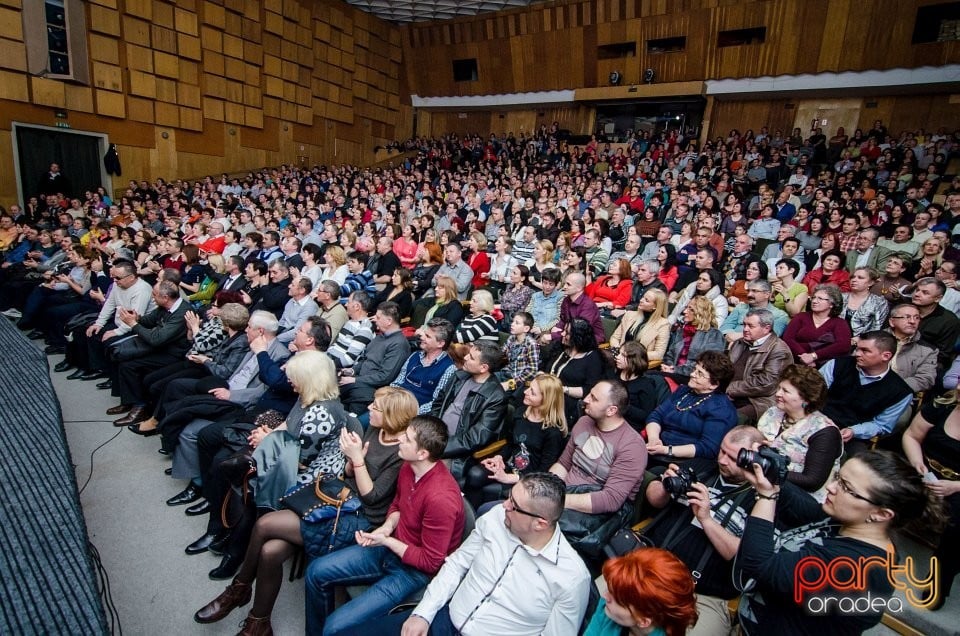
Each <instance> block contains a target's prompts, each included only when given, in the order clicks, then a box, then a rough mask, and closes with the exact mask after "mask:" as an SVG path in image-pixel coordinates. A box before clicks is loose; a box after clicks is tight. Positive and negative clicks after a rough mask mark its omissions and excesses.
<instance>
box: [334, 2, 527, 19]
mask: <svg viewBox="0 0 960 636" xmlns="http://www.w3.org/2000/svg"><path fill="white" fill-rule="evenodd" d="M541 1H543V0H347V2H349V3H350V4H352V5H353V6H355V7H357V8H358V9H361V10H363V11H366V12H368V13H372V14H373V15H375V16H377V17H378V18H382V19H384V20H388V21H390V22H424V21H427V20H448V19H450V18H456V17H459V16H465V15H477V14H478V13H490V12H493V11H500V10H501V9H506V8H508V7H526V6H528V5H530V4H534V3H536V2H541Z"/></svg>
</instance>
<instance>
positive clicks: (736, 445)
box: [643, 426, 763, 636]
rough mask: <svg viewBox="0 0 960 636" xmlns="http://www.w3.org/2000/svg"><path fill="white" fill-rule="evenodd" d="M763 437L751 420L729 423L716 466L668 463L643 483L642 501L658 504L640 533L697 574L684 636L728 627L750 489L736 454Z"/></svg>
mask: <svg viewBox="0 0 960 636" xmlns="http://www.w3.org/2000/svg"><path fill="white" fill-rule="evenodd" d="M762 440H763V435H762V434H761V433H760V431H758V430H757V429H756V428H754V427H752V426H737V427H734V428H733V429H731V430H730V431H729V432H728V433H727V434H726V435H725V436H724V437H723V440H722V442H721V444H720V454H719V457H718V459H717V464H716V466H717V468H716V472H714V473H713V474H711V475H697V474H696V473H695V472H693V471H692V470H691V469H690V467H689V466H687V467H684V468H681V467H680V466H678V465H677V464H670V466H669V468H668V469H667V470H666V472H664V474H663V476H662V478H661V480H659V481H653V482H651V483H650V485H649V486H647V491H646V498H647V501H648V502H649V503H650V504H651V505H652V506H654V507H656V508H662V510H661V512H660V513H659V514H658V515H657V516H656V517H655V518H654V520H653V522H652V523H651V524H650V525H648V526H647V528H646V529H645V530H644V534H643V539H646V540H647V541H648V542H649V543H650V544H652V545H655V546H657V547H660V548H665V549H667V550H670V551H671V552H673V553H674V554H676V555H677V556H678V557H679V558H680V560H681V561H683V563H684V564H685V565H686V566H687V567H688V568H690V570H691V572H693V576H694V578H695V579H696V580H697V611H698V612H699V614H700V618H699V619H698V620H697V624H696V626H695V627H693V628H692V629H691V630H690V631H688V632H687V634H688V636H709V635H712V634H726V633H728V632H729V631H730V627H731V625H730V615H729V612H728V611H727V601H728V600H729V599H732V598H736V596H737V595H738V592H737V590H736V589H735V588H734V587H733V583H732V580H731V571H732V569H733V557H734V555H735V554H736V553H737V549H738V547H739V545H740V536H741V535H742V534H743V526H744V523H745V522H746V519H747V515H749V514H750V510H751V508H752V507H753V504H754V501H755V498H756V493H755V492H754V491H753V488H752V487H751V485H750V484H749V482H747V481H746V475H745V474H744V473H745V471H744V469H743V468H740V467H739V466H738V465H737V461H736V460H737V457H738V455H739V453H740V452H741V451H743V450H749V449H750V448H752V447H753V446H754V445H755V444H757V443H758V442H761V441H762Z"/></svg>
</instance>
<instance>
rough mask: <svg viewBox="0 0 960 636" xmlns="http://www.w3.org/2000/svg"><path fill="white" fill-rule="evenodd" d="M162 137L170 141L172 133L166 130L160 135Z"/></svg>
mask: <svg viewBox="0 0 960 636" xmlns="http://www.w3.org/2000/svg"><path fill="white" fill-rule="evenodd" d="M160 136H161V137H163V138H164V139H170V133H168V132H167V131H166V130H164V131H163V132H162V133H160Z"/></svg>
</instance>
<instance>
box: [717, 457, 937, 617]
mask: <svg viewBox="0 0 960 636" xmlns="http://www.w3.org/2000/svg"><path fill="white" fill-rule="evenodd" d="M755 448H759V447H756V446H755ZM745 459H751V458H749V457H748V458H745ZM753 461H755V459H754V460H753ZM743 474H744V477H745V478H746V479H747V481H748V482H749V483H750V484H751V486H753V490H754V491H756V503H755V504H754V506H753V510H752V511H751V513H750V517H749V518H748V519H747V521H746V525H745V527H744V530H743V536H742V537H741V539H740V547H739V550H738V551H737V556H736V559H735V561H734V564H733V581H734V584H735V585H736V586H737V588H738V589H740V590H742V591H743V596H742V597H741V599H740V606H739V609H738V613H739V615H740V629H741V633H743V634H746V635H747V636H753V635H754V634H818V635H820V636H827V635H831V634H860V633H862V632H863V631H865V630H867V629H870V628H871V627H873V626H874V625H876V624H877V623H879V622H880V619H881V617H882V614H883V611H884V609H885V608H886V605H887V602H888V601H890V599H891V597H893V592H894V588H893V585H892V584H891V581H890V579H889V578H888V573H887V568H886V567H883V566H882V565H879V564H888V563H889V560H891V559H893V558H894V555H893V553H892V552H893V544H892V533H893V531H895V530H897V529H899V528H902V527H904V526H906V525H908V524H916V527H917V528H918V529H919V528H923V530H922V531H923V532H924V533H927V534H929V533H936V532H938V531H939V530H940V529H941V528H942V527H943V525H944V513H943V501H942V500H941V499H940V498H939V497H938V496H937V495H936V494H934V493H933V492H932V491H930V490H929V489H927V488H926V487H925V485H924V482H923V478H922V477H921V476H920V474H919V473H918V472H917V471H916V470H915V469H914V468H913V467H912V466H910V463H909V462H908V461H907V460H906V459H904V458H903V457H900V456H899V455H894V454H893V453H890V452H888V451H865V452H863V453H860V454H859V455H857V456H856V457H853V458H851V459H850V460H848V461H847V462H846V463H845V464H844V465H843V466H842V467H841V468H840V470H838V471H837V472H836V473H834V476H833V479H832V480H831V481H830V482H829V483H828V484H827V498H826V499H825V500H824V502H823V504H819V503H817V501H816V500H815V499H813V498H812V497H810V496H808V495H807V494H806V493H804V492H803V491H802V490H799V489H798V488H797V487H796V486H794V485H793V484H791V483H781V484H777V483H776V482H775V480H771V479H770V476H771V475H770V471H766V470H764V469H763V468H762V466H760V465H757V464H755V465H754V467H753V471H749V470H746V471H744V472H743ZM775 514H776V526H777V528H780V529H781V532H780V533H779V535H777V534H775V530H774V515H775ZM786 528H789V529H786ZM838 559H842V561H840V562H839V563H838V561H837V560H838ZM843 562H846V563H847V564H860V566H859V568H860V569H858V570H857V571H851V567H849V565H840V563H843ZM871 562H872V563H871ZM865 563H871V567H865V566H864V564H865ZM838 565H840V567H837V566H838ZM888 567H889V565H888ZM811 568H812V569H811ZM828 572H829V573H828ZM821 575H822V577H823V580H824V584H823V585H822V586H820V585H819V583H818V584H817V585H815V586H814V582H815V580H816V579H818V578H819V577H820V576H821ZM852 577H856V578H857V579H858V580H857V582H856V585H853V584H850V583H849V582H850V581H852V580H853V578H852ZM805 582H809V583H810V584H811V586H810V587H806V588H805V587H803V586H802V584H803V583H805ZM798 584H801V587H800V589H797V587H798ZM908 585H909V584H908ZM814 587H815V589H811V588H814ZM927 590H928V591H929V590H930V587H927ZM911 596H912V597H913V598H914V599H918V600H920V601H921V602H926V603H932V602H933V600H934V599H933V598H930V596H929V595H925V594H924V593H923V590H922V589H917V588H916V587H913V586H912V585H909V586H908V591H907V598H908V599H909V598H911ZM864 601H866V603H865V604H864Z"/></svg>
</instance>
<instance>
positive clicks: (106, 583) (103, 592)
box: [87, 541, 123, 636]
mask: <svg viewBox="0 0 960 636" xmlns="http://www.w3.org/2000/svg"><path fill="white" fill-rule="evenodd" d="M87 549H89V550H90V558H91V559H92V560H93V564H94V566H95V567H96V571H97V590H98V592H99V594H100V602H101V603H103V608H104V609H105V610H106V613H107V621H108V623H109V626H110V633H111V634H114V635H115V636H121V635H122V634H123V628H122V627H121V626H120V612H119V611H118V610H117V606H116V604H115V603H114V602H113V592H112V591H111V590H110V576H109V575H108V574H107V569H106V568H105V567H103V561H101V560H100V552H99V551H98V550H97V547H96V546H95V545H93V543H92V542H90V541H88V542H87Z"/></svg>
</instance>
